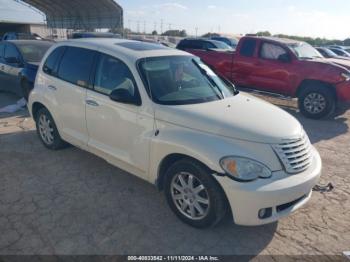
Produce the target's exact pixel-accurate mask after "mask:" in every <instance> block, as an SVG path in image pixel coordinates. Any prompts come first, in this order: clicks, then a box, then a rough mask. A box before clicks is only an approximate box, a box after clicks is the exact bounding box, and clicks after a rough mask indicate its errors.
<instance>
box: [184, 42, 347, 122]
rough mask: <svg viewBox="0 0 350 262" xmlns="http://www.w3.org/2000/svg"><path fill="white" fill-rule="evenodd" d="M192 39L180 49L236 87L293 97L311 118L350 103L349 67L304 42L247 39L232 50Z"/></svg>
mask: <svg viewBox="0 0 350 262" xmlns="http://www.w3.org/2000/svg"><path fill="white" fill-rule="evenodd" d="M190 41H195V39H185V40H182V41H181V42H180V43H179V45H178V48H179V49H182V50H185V51H187V52H190V53H192V54H194V55H196V56H198V57H200V58H201V59H202V60H203V61H204V62H205V63H207V64H208V65H209V66H210V67H211V68H212V69H213V70H214V71H216V73H218V74H219V75H222V76H224V77H226V78H228V79H229V80H230V81H232V82H233V83H234V84H235V85H237V86H238V87H247V88H252V89H256V90H260V91H266V92H270V93H277V94H281V95H284V96H289V97H297V98H298V101H299V109H300V111H301V112H302V114H304V115H305V116H307V117H309V118H314V119H319V118H322V117H325V116H327V115H330V114H331V113H332V112H334V109H335V106H336V104H337V103H338V102H342V101H346V102H347V101H350V71H349V70H350V63H348V62H345V61H338V62H335V61H328V60H326V59H324V58H323V57H322V55H321V54H320V53H319V52H318V51H317V50H316V49H315V48H313V47H312V46H310V45H309V44H307V43H304V42H299V41H294V40H290V39H281V38H272V37H271V38H270V37H254V36H249V37H248V36H247V37H243V38H242V39H241V40H240V41H239V43H238V46H237V49H236V50H235V51H227V50H219V49H210V48H203V49H198V48H191V45H190ZM201 41H202V40H201ZM193 46H198V45H193Z"/></svg>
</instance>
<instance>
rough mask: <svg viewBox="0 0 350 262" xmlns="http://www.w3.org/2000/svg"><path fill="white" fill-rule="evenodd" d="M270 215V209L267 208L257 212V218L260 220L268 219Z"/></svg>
mask: <svg viewBox="0 0 350 262" xmlns="http://www.w3.org/2000/svg"><path fill="white" fill-rule="evenodd" d="M271 215H272V208H271V207H268V208H262V209H260V210H259V212H258V217H259V218H260V219H266V218H269V217H270V216H271Z"/></svg>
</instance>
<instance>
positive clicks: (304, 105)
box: [298, 84, 336, 119]
mask: <svg viewBox="0 0 350 262" xmlns="http://www.w3.org/2000/svg"><path fill="white" fill-rule="evenodd" d="M313 103H315V104H313ZM298 104H299V110H300V112H301V113H302V114H303V115H304V116H305V117H307V118H311V119H321V118H324V117H327V116H330V115H331V114H333V113H334V111H335V106H336V97H335V96H334V94H333V92H332V91H331V90H330V89H329V88H328V87H326V86H324V85H322V84H312V85H308V86H307V87H305V88H304V89H303V90H302V91H301V92H300V94H299V96H298Z"/></svg>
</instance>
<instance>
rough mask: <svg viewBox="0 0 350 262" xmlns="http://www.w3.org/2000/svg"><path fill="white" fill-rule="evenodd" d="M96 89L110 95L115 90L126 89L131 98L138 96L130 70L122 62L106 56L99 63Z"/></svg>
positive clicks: (103, 55) (102, 56)
mask: <svg viewBox="0 0 350 262" xmlns="http://www.w3.org/2000/svg"><path fill="white" fill-rule="evenodd" d="M94 89H95V90H96V91H97V92H99V93H102V94H105V95H110V93H111V92H112V91H113V90H115V89H125V90H127V91H128V92H129V93H130V95H131V96H133V97H135V96H137V95H138V93H137V90H136V86H135V81H134V78H133V76H132V73H131V72H130V70H129V68H128V67H127V66H126V65H125V64H124V63H123V62H122V61H120V60H118V59H116V58H114V57H112V56H109V55H105V54H101V55H100V59H99V61H98V63H97V68H96V77H95V85H94Z"/></svg>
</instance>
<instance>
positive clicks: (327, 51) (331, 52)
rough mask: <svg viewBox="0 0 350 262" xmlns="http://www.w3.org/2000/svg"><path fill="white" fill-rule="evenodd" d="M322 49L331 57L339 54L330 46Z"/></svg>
mask: <svg viewBox="0 0 350 262" xmlns="http://www.w3.org/2000/svg"><path fill="white" fill-rule="evenodd" d="M322 50H324V51H325V52H326V53H327V54H328V55H329V56H330V57H337V56H338V55H337V54H336V53H334V52H333V51H332V50H330V49H328V48H324V49H322Z"/></svg>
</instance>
